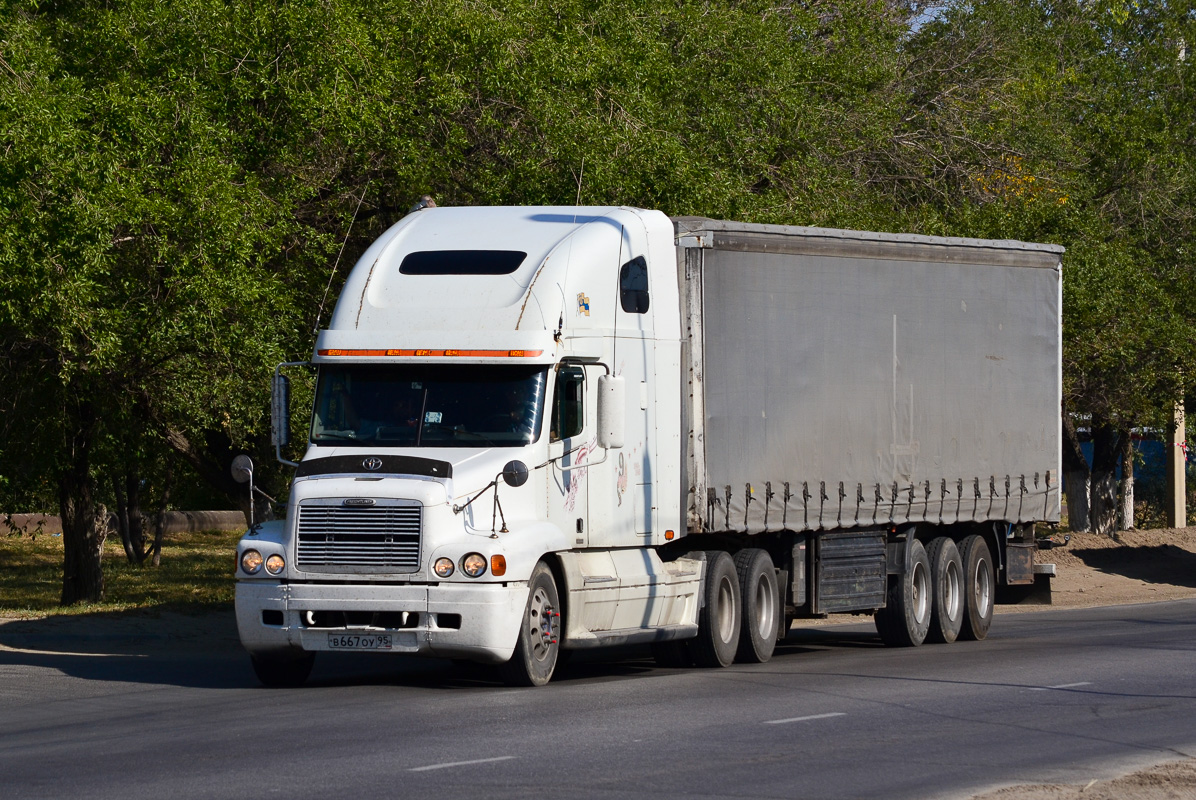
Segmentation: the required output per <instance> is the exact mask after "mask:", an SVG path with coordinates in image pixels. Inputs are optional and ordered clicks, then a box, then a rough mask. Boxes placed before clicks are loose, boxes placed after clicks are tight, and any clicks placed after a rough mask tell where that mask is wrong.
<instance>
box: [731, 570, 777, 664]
mask: <svg viewBox="0 0 1196 800" xmlns="http://www.w3.org/2000/svg"><path fill="white" fill-rule="evenodd" d="M735 572H736V573H737V574H738V576H739V597H740V599H741V601H742V604H743V619H742V620H741V621H740V626H739V648H738V649H737V650H736V653H735V660H736V661H740V662H744V663H750V664H763V663H764V662H765V661H768V659H770V658H772V651H773V650H774V649H775V648H776V646H777V617H778V612H779V603H778V602H777V571H776V567H775V566H773V563H772V557H771V556H769V555H768V553H767V552H765V551H764V550H759V549H756V548H751V549H747V550H740V551H739V552H738V553H737V554H736V555H735Z"/></svg>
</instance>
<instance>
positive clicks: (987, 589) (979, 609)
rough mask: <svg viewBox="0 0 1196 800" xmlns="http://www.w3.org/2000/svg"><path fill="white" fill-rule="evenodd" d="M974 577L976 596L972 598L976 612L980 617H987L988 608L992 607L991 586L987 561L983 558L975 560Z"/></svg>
mask: <svg viewBox="0 0 1196 800" xmlns="http://www.w3.org/2000/svg"><path fill="white" fill-rule="evenodd" d="M975 578H976V580H975V585H976V591H975V595H976V596H975V597H974V598H972V599H973V601H974V602H975V606H976V613H977V614H978V615H979V616H980V617H982V618H983V617H987V616H988V612H989V610H990V609H991V608H992V602H993V588H992V581H991V578H990V577H989V572H988V562H987V561H985V560H984V559H983V558H981V559H978V560H977V561H976V576H975Z"/></svg>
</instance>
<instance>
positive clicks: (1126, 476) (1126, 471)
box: [1121, 435, 1134, 531]
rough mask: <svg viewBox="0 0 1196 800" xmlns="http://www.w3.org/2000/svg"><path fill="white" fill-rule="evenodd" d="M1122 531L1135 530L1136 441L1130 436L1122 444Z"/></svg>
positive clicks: (1125, 437) (1123, 439)
mask: <svg viewBox="0 0 1196 800" xmlns="http://www.w3.org/2000/svg"><path fill="white" fill-rule="evenodd" d="M1121 529H1122V530H1123V531H1132V530H1133V529H1134V439H1133V437H1132V436H1130V435H1126V436H1124V437H1122V442H1121Z"/></svg>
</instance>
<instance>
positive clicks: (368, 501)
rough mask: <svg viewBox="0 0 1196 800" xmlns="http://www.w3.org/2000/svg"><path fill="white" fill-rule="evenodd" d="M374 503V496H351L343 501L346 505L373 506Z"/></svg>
mask: <svg viewBox="0 0 1196 800" xmlns="http://www.w3.org/2000/svg"><path fill="white" fill-rule="evenodd" d="M373 504H374V499H373V498H372V497H349V498H346V499H345V501H344V503H343V505H346V506H372V505H373Z"/></svg>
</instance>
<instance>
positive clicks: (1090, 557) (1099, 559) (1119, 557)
mask: <svg viewBox="0 0 1196 800" xmlns="http://www.w3.org/2000/svg"><path fill="white" fill-rule="evenodd" d="M1068 552H1070V553H1071V554H1072V555H1074V556H1075V557H1076V558H1078V559H1080V560H1081V561H1083V562H1084V563H1085V564H1087V565H1088V566H1090V567H1092V568H1094V569H1099V570H1100V571H1102V572H1107V573H1110V574H1112V575H1122V576H1124V577H1126V578H1133V579H1135V580H1140V581H1145V582H1146V583H1166V584H1170V585H1172V586H1186V587H1189V588H1193V587H1196V553H1190V552H1188V551H1187V550H1184V549H1182V548H1180V547H1176V546H1175V545H1170V544H1160V545H1154V546H1151V547H1142V546H1138V547H1129V546H1122V547H1101V548H1087V549H1081V550H1069V551H1068Z"/></svg>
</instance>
